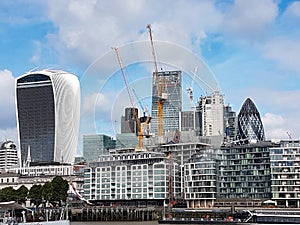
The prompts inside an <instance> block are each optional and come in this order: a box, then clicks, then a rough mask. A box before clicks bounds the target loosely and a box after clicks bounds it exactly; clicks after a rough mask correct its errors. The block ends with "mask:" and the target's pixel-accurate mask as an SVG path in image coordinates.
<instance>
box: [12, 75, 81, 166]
mask: <svg viewBox="0 0 300 225" xmlns="http://www.w3.org/2000/svg"><path fill="white" fill-rule="evenodd" d="M15 86H16V108H17V125H18V134H19V146H20V153H21V154H20V159H21V162H20V165H22V164H23V163H24V161H26V158H27V157H28V152H29V149H30V157H31V160H32V162H66V163H71V162H74V158H75V153H76V149H77V142H78V132H79V120H80V118H79V116H80V86H79V81H78V78H77V76H75V75H73V74H70V73H68V72H65V71H60V70H42V71H34V72H29V73H26V74H24V75H22V76H20V77H18V78H17V79H16V84H15Z"/></svg>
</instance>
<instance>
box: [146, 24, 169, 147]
mask: <svg viewBox="0 0 300 225" xmlns="http://www.w3.org/2000/svg"><path fill="white" fill-rule="evenodd" d="M147 29H148V32H149V36H150V44H151V49H152V56H153V62H154V76H155V77H154V79H155V84H156V85H157V97H158V102H157V119H158V124H157V128H158V131H157V135H158V137H159V139H160V141H161V140H162V138H163V101H164V100H165V99H166V94H164V93H163V91H164V87H165V78H164V77H162V79H161V81H160V80H159V77H158V69H157V62H156V55H155V48H154V43H153V38H152V30H151V25H150V24H147Z"/></svg>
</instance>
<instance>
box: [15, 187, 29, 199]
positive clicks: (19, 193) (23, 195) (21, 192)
mask: <svg viewBox="0 0 300 225" xmlns="http://www.w3.org/2000/svg"><path fill="white" fill-rule="evenodd" d="M15 194H16V198H17V200H16V201H17V202H18V203H25V202H26V200H27V195H28V188H27V187H25V186H24V185H22V186H21V187H19V188H18V189H17V190H15Z"/></svg>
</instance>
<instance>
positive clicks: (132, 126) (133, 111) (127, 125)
mask: <svg viewBox="0 0 300 225" xmlns="http://www.w3.org/2000/svg"><path fill="white" fill-rule="evenodd" d="M135 115H138V109H137V108H132V107H131V108H125V116H122V117H121V133H122V134H124V133H134V134H137V130H138V127H137V123H136V118H135Z"/></svg>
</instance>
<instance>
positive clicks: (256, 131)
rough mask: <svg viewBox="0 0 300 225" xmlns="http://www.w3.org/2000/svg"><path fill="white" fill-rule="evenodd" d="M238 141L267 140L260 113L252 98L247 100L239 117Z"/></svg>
mask: <svg viewBox="0 0 300 225" xmlns="http://www.w3.org/2000/svg"><path fill="white" fill-rule="evenodd" d="M237 139H239V140H241V139H248V140H256V141H263V140H265V132H264V127H263V124H262V122H261V119H260V115H259V112H258V110H257V108H256V106H255V104H254V103H253V102H252V100H251V99H250V98H247V99H246V101H245V102H244V104H243V106H242V108H241V111H240V113H239V115H238V124H237Z"/></svg>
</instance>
